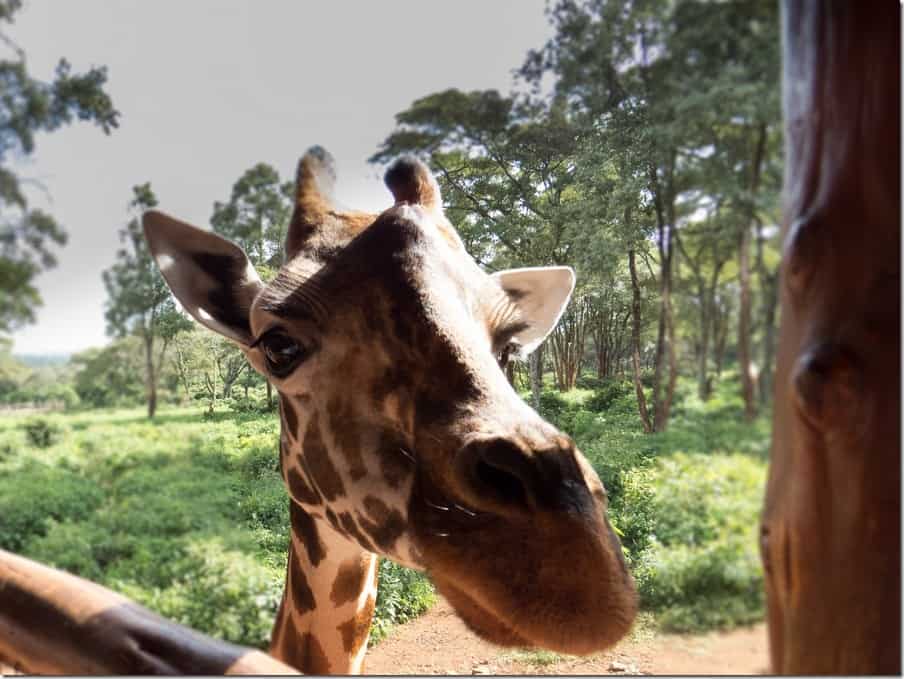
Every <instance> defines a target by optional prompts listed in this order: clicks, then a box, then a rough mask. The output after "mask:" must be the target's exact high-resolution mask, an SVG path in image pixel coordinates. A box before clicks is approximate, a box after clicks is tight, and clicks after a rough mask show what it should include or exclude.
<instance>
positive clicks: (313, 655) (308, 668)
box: [301, 632, 330, 675]
mask: <svg viewBox="0 0 904 679" xmlns="http://www.w3.org/2000/svg"><path fill="white" fill-rule="evenodd" d="M301 646H302V647H303V648H304V649H305V663H304V668H302V669H303V671H304V672H305V674H320V675H322V674H329V673H330V661H329V660H327V657H326V653H324V652H323V646H321V645H320V642H319V641H317V637H315V636H314V635H313V634H311V633H310V632H307V633H305V635H304V637H303V638H302V640H301Z"/></svg>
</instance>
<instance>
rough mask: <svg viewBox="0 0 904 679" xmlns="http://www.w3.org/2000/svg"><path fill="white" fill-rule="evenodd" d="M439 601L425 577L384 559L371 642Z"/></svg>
mask: <svg viewBox="0 0 904 679" xmlns="http://www.w3.org/2000/svg"><path fill="white" fill-rule="evenodd" d="M435 601H436V593H435V590H434V589H433V585H432V584H431V583H430V581H429V580H428V579H427V577H426V576H425V575H422V574H421V573H418V572H417V571H413V570H411V569H410V568H405V567H404V566H399V565H398V564H397V563H394V562H392V561H389V560H387V559H380V569H379V587H378V589H377V605H376V609H375V611H374V621H373V626H372V627H371V642H372V643H377V642H379V641H380V640H381V639H383V638H385V637H386V634H387V633H388V631H389V629H390V628H392V627H393V626H394V625H400V624H402V623H404V622H408V621H409V620H411V619H413V618H416V617H417V616H418V615H420V614H421V613H423V612H424V611H426V610H427V609H428V608H430V606H432V605H433V603H434V602H435Z"/></svg>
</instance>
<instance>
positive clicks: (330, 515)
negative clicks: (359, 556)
mask: <svg viewBox="0 0 904 679" xmlns="http://www.w3.org/2000/svg"><path fill="white" fill-rule="evenodd" d="M326 520H327V521H329V522H330V525H331V526H332V527H333V530H335V531H336V532H337V533H340V534H341V535H345V529H344V528H343V527H342V525H341V524H340V523H339V518H338V517H337V516H336V512H334V511H333V510H332V509H330V508H329V507H327V508H326Z"/></svg>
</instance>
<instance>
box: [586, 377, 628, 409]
mask: <svg viewBox="0 0 904 679" xmlns="http://www.w3.org/2000/svg"><path fill="white" fill-rule="evenodd" d="M633 394H634V384H632V383H631V382H629V381H626V380H604V381H602V382H601V383H600V384H599V386H597V387H596V388H595V389H594V391H593V395H592V396H591V397H590V398H589V399H587V400H586V401H585V402H584V407H585V408H586V409H587V410H590V411H593V412H596V413H601V412H604V411H607V410H609V408H611V407H612V406H613V404H614V403H615V402H616V401H617V400H619V399H625V398H626V397H631V396H632V395H633Z"/></svg>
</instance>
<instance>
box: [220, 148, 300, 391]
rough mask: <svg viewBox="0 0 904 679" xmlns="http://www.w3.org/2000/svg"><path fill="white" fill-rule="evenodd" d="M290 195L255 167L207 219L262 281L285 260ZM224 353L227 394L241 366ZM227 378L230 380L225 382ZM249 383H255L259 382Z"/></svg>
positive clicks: (289, 188) (275, 177)
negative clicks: (241, 253)
mask: <svg viewBox="0 0 904 679" xmlns="http://www.w3.org/2000/svg"><path fill="white" fill-rule="evenodd" d="M293 191H294V187H293V184H292V182H283V181H282V180H281V179H280V177H279V173H278V172H277V171H276V169H274V168H273V167H272V166H270V165H267V164H266V163H258V164H257V165H255V166H254V167H252V168H250V169H249V170H246V171H245V173H244V174H242V176H241V177H239V179H238V181H236V183H235V184H234V185H233V187H232V195H231V196H230V198H229V200H228V201H227V202H226V203H220V202H216V203H214V205H213V215H212V216H211V218H210V223H211V224H212V226H213V230H214V231H215V232H216V233H219V234H220V235H222V236H225V237H226V238H229V239H230V240H232V241H235V242H236V243H238V244H239V245H240V246H241V247H242V249H243V250H244V251H245V253H246V254H247V255H248V258H249V259H250V260H251V263H252V264H254V267H255V269H257V271H258V273H259V274H260V276H261V278H262V279H263V280H264V281H268V280H270V279H271V278H273V277H274V276H275V275H276V272H277V271H278V270H279V267H280V266H282V263H283V260H284V259H285V242H286V233H287V231H288V227H289V219H290V218H291V216H292V207H293V201H294V193H293ZM224 351H225V352H226V354H227V355H225V356H223V357H222V360H223V361H225V362H226V363H224V365H223V367H224V369H225V368H227V365H226V364H228V366H232V367H231V368H229V369H226V370H225V372H224V373H223V375H224V379H227V381H226V382H224V387H225V388H226V389H225V390H226V391H227V392H229V391H230V390H231V388H232V383H233V382H234V381H235V379H237V378H238V377H239V374H238V373H236V372H235V368H234V366H236V365H244V362H243V360H242V354H241V352H240V351H239V350H238V349H237V348H236V347H235V346H228V347H226V346H224ZM254 374H255V375H257V373H254ZM230 377H231V380H230V379H228V378H230ZM248 379H249V380H254V381H256V380H258V379H259V378H257V377H249V378H248ZM260 379H263V378H260ZM226 395H228V393H227V394H226ZM267 403H268V405H269V406H270V407H271V408H272V407H273V391H272V386H271V385H270V382H269V381H267Z"/></svg>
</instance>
